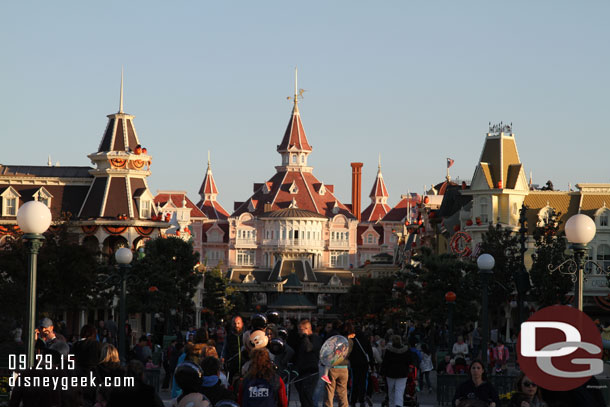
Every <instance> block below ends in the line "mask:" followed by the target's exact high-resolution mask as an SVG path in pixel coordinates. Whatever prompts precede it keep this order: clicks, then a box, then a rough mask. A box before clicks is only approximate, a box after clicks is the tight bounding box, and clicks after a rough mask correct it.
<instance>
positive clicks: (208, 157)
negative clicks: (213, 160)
mask: <svg viewBox="0 0 610 407" xmlns="http://www.w3.org/2000/svg"><path fill="white" fill-rule="evenodd" d="M209 169H210V150H208V170H209Z"/></svg>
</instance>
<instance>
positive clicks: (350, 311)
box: [340, 277, 399, 320]
mask: <svg viewBox="0 0 610 407" xmlns="http://www.w3.org/2000/svg"><path fill="white" fill-rule="evenodd" d="M394 280H395V278H394V277H381V278H371V277H360V278H358V279H357V280H356V283H355V284H354V285H352V286H351V287H350V288H349V291H348V292H347V293H345V294H343V295H342V296H341V299H340V309H341V311H342V312H343V313H344V314H345V315H346V316H347V317H348V318H356V319H361V318H363V317H364V316H366V315H373V316H374V317H375V318H378V319H379V320H381V319H382V317H383V316H385V315H387V314H388V312H389V310H390V309H391V308H393V307H395V306H397V305H398V304H399V302H398V301H396V300H395V299H394V298H392V287H393V284H394Z"/></svg>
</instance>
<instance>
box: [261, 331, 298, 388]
mask: <svg viewBox="0 0 610 407" xmlns="http://www.w3.org/2000/svg"><path fill="white" fill-rule="evenodd" d="M266 333H267V337H269V342H271V340H272V339H274V338H279V336H278V335H279V334H278V329H277V325H275V324H269V325H267V328H266ZM270 356H271V360H272V361H273V363H274V364H275V366H276V367H277V371H278V373H279V375H280V377H281V378H282V380H284V381H286V377H287V376H288V375H287V374H286V372H285V370H286V369H288V363H290V361H291V360H292V358H293V357H294V349H292V348H291V347H290V345H288V344H287V343H285V342H284V349H282V352H281V353H279V354H277V355H270Z"/></svg>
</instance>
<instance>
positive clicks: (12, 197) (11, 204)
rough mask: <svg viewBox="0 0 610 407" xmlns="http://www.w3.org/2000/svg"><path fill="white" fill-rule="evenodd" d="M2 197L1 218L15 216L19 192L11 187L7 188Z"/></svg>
mask: <svg viewBox="0 0 610 407" xmlns="http://www.w3.org/2000/svg"><path fill="white" fill-rule="evenodd" d="M0 196H2V216H17V204H18V202H19V197H20V196H21V195H19V192H17V191H16V190H15V189H14V188H13V187H8V188H7V189H6V191H4V192H3V193H2V194H1V195H0Z"/></svg>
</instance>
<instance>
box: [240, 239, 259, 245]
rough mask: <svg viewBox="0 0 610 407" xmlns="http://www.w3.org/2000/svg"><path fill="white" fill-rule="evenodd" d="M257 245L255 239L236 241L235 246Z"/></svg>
mask: <svg viewBox="0 0 610 407" xmlns="http://www.w3.org/2000/svg"><path fill="white" fill-rule="evenodd" d="M253 244H256V239H255V238H249V239H243V238H242V239H239V238H237V239H235V245H236V246H239V245H253Z"/></svg>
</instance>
